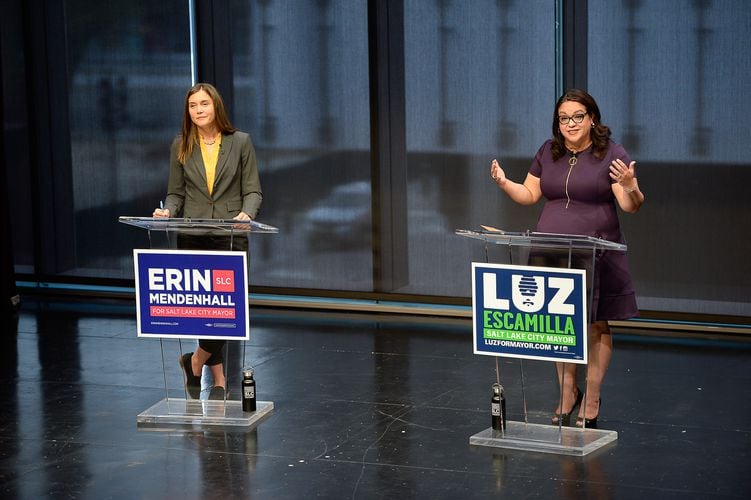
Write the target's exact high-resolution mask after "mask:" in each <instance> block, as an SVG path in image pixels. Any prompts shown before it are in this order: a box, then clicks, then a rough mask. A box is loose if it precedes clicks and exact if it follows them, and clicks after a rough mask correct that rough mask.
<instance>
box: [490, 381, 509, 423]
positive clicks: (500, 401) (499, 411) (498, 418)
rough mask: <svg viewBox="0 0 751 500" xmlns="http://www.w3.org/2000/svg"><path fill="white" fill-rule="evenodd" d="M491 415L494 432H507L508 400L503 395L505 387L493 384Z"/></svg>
mask: <svg viewBox="0 0 751 500" xmlns="http://www.w3.org/2000/svg"><path fill="white" fill-rule="evenodd" d="M490 414H491V419H492V427H493V430H494V431H505V430H506V398H505V397H504V395H503V386H502V385H501V384H499V383H495V384H493V397H492V399H491V400H490Z"/></svg>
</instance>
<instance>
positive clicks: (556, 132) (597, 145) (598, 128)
mask: <svg viewBox="0 0 751 500" xmlns="http://www.w3.org/2000/svg"><path fill="white" fill-rule="evenodd" d="M567 101H573V102H578V103H580V104H583V105H584V107H585V108H586V110H587V114H588V115H589V116H590V118H592V124H593V127H592V131H591V132H590V138H591V139H592V154H593V155H594V157H595V158H597V159H598V160H602V159H603V158H604V157H605V152H606V151H607V150H608V147H609V146H610V134H611V131H610V127H608V126H607V125H603V124H602V123H601V122H600V120H601V117H600V108H599V107H598V106H597V102H595V99H594V97H592V96H591V95H589V94H588V93H586V92H584V91H583V90H580V89H570V90H567V91H566V92H565V93H564V94H563V95H562V96H561V98H560V99H558V102H557V103H556V105H555V111H553V146H552V148H551V152H552V153H553V160H557V159H558V158H560V157H561V156H563V155H565V154H566V143H565V142H564V140H563V134H562V133H561V126H560V123H559V122H558V108H560V107H561V104H563V103H564V102H567Z"/></svg>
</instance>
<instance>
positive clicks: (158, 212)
mask: <svg viewBox="0 0 751 500" xmlns="http://www.w3.org/2000/svg"><path fill="white" fill-rule="evenodd" d="M151 216H152V217H156V218H169V216H170V212H169V208H164V202H163V201H160V202H159V208H157V209H155V210H154V213H153V214H151Z"/></svg>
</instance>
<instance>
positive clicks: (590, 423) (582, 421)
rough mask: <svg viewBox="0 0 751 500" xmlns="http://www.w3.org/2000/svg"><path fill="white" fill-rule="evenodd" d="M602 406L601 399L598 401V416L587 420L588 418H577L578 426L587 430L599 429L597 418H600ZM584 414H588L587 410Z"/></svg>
mask: <svg viewBox="0 0 751 500" xmlns="http://www.w3.org/2000/svg"><path fill="white" fill-rule="evenodd" d="M601 406H602V398H600V400H599V401H597V416H595V417H593V418H586V417H577V419H576V426H577V427H582V428H585V429H597V417H599V416H600V407H601ZM584 414H585V415H586V414H587V411H586V409H585V410H584Z"/></svg>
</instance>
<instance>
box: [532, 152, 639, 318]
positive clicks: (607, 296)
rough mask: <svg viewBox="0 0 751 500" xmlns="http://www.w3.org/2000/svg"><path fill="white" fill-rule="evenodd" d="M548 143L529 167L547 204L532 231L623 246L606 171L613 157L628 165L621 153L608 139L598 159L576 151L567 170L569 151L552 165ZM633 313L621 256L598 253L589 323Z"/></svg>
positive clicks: (631, 292) (631, 293) (625, 262)
mask: <svg viewBox="0 0 751 500" xmlns="http://www.w3.org/2000/svg"><path fill="white" fill-rule="evenodd" d="M552 143H553V141H552V140H548V141H546V142H545V143H544V144H543V145H542V146H541V147H540V149H539V151H538V152H537V154H536V155H535V158H534V160H533V161H532V165H531V166H530V168H529V173H530V174H532V175H534V176H535V177H538V178H539V179H540V188H541V189H542V194H543V196H544V197H545V198H546V200H547V201H546V202H545V205H544V206H543V209H542V213H541V214H540V219H539V220H538V221H537V231H539V232H543V233H559V234H576V235H585V236H594V237H596V238H602V239H604V240H608V241H614V242H617V243H625V239H624V237H623V234H622V233H621V227H620V224H619V223H618V213H617V211H616V200H615V196H614V195H613V191H612V188H611V184H612V183H613V182H615V181H613V180H612V179H611V178H610V175H609V173H610V163H611V162H612V161H613V160H615V159H616V158H620V159H621V160H623V162H624V163H625V164H626V165H628V164H629V163H630V162H631V159H630V158H629V156H628V153H626V150H625V149H623V147H622V146H621V145H620V144H616V143H614V142H612V141H611V142H610V147H609V148H608V150H607V152H606V153H605V157H604V158H603V159H602V160H598V159H597V158H595V157H594V156H593V155H592V150H591V148H590V149H588V150H586V151H582V152H580V153H578V154H577V155H576V156H577V163H576V165H574V166H573V167H571V166H570V165H569V159H570V158H571V153H567V154H565V155H564V156H562V157H561V158H558V160H557V161H553V154H552V152H551V147H552ZM569 170H570V173H569ZM637 313H638V309H637V306H636V294H635V292H634V285H633V282H632V280H631V273H630V271H629V267H628V258H627V256H626V253H625V252H616V251H604V252H602V253H601V254H599V255H598V256H597V259H596V262H595V276H594V293H593V296H592V316H591V317H592V320H593V321H595V320H596V321H605V320H620V319H628V318H632V317H634V316H636V315H637Z"/></svg>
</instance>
